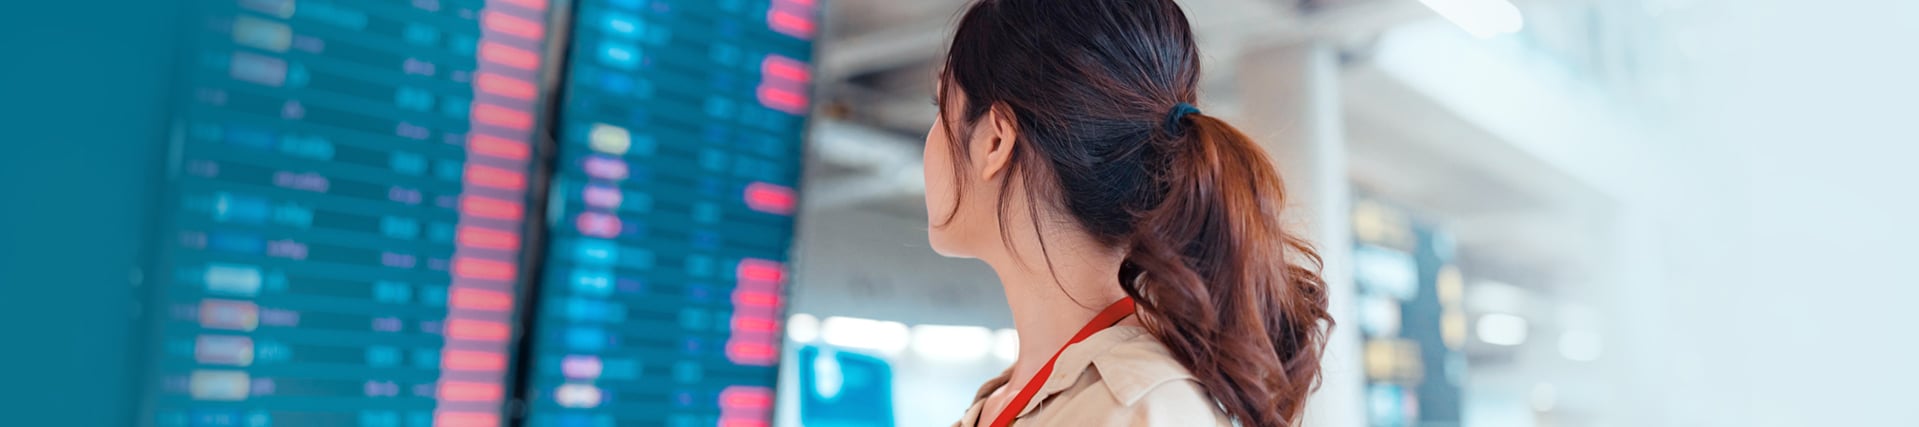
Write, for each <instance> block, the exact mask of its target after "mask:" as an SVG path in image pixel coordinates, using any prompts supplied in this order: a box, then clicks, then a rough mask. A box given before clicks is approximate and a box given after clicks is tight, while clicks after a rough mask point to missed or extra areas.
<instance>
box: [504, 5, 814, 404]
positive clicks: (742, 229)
mask: <svg viewBox="0 0 1919 427" xmlns="http://www.w3.org/2000/svg"><path fill="white" fill-rule="evenodd" d="M816 9H817V7H816V5H815V4H814V3H813V2H812V1H811V0H773V1H768V0H583V1H581V2H579V4H578V6H577V10H576V11H575V14H574V16H573V24H572V27H571V38H570V41H569V43H568V45H569V46H568V59H567V63H566V67H567V71H566V73H565V76H566V83H565V84H564V85H563V89H562V91H561V92H562V94H563V97H562V99H561V102H560V110H559V120H558V123H556V126H557V128H556V129H555V131H556V138H555V139H556V141H557V143H558V146H559V148H558V150H557V156H558V158H557V160H556V166H555V175H554V178H553V186H552V189H551V191H550V193H549V194H550V196H549V197H550V199H549V206H548V211H547V212H548V214H547V220H548V221H549V222H550V223H549V224H548V230H549V233H548V237H549V238H550V242H549V243H550V245H549V246H548V247H547V252H546V262H545V265H544V270H543V271H542V273H541V275H542V281H541V283H540V285H539V298H540V300H539V302H538V305H539V310H538V312H539V313H538V315H537V316H538V317H537V319H536V322H535V334H534V336H533V340H534V341H533V345H532V347H531V349H532V350H531V354H530V355H529V356H530V357H531V358H532V360H531V364H530V365H529V372H528V378H529V379H528V381H527V383H528V388H527V390H526V394H527V397H528V399H527V400H528V405H529V408H530V411H529V415H528V424H527V425H529V426H533V427H575V426H578V427H588V426H592V427H601V426H668V427H693V426H766V425H768V424H770V422H771V409H772V406H773V382H774V379H775V376H776V372H775V369H776V368H775V366H774V365H775V364H776V363H777V361H778V357H779V342H780V339H779V330H780V328H779V319H780V310H781V309H780V307H781V305H780V304H781V300H782V297H783V290H782V289H781V288H782V284H783V282H784V281H785V276H786V271H787V267H786V259H787V258H786V257H787V249H788V246H789V244H790V241H791V234H792V229H793V218H792V215H793V211H794V209H795V204H796V194H795V188H796V185H797V182H796V181H797V180H798V177H799V165H800V143H801V140H802V136H803V135H802V134H803V131H804V129H803V128H804V123H805V115H806V113H807V111H808V106H809V102H808V96H809V95H808V90H807V89H808V86H809V84H808V83H809V80H810V79H811V77H810V66H809V65H808V61H809V60H810V59H811V56H812V55H811V42H810V39H811V38H812V34H813V31H814V25H815V16H816V15H817V11H816Z"/></svg>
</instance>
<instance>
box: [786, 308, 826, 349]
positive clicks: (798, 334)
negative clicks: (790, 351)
mask: <svg viewBox="0 0 1919 427" xmlns="http://www.w3.org/2000/svg"><path fill="white" fill-rule="evenodd" d="M786 339H789V340H793V342H796V343H809V342H813V340H816V339H820V318H818V317H813V315H811V314H806V313H799V314H794V315H792V316H789V317H787V318H786Z"/></svg>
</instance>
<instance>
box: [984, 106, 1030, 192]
mask: <svg viewBox="0 0 1919 427" xmlns="http://www.w3.org/2000/svg"><path fill="white" fill-rule="evenodd" d="M981 119H982V120H980V125H981V127H982V128H983V129H976V130H975V135H981V136H982V137H981V138H976V141H977V143H978V144H979V150H980V151H978V152H975V154H977V155H976V156H974V157H973V158H976V159H980V160H981V161H980V162H979V168H980V169H979V173H980V180H981V181H992V179H993V177H995V176H997V175H999V174H1001V173H1004V172H1006V171H1007V170H1008V169H1010V168H1011V167H1012V161H1013V149H1014V148H1016V147H1018V145H1019V143H1020V141H1019V120H1017V119H1016V117H1014V116H1013V109H1012V108H1010V107H1007V106H1006V104H999V105H994V106H993V108H989V109H987V110H986V117H982V118H981Z"/></svg>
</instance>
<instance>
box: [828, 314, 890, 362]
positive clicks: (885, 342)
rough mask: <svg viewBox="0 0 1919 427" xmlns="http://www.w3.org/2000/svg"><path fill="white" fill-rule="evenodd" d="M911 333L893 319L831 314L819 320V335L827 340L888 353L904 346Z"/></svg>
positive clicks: (838, 344) (846, 346) (855, 347)
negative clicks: (823, 319)
mask: <svg viewBox="0 0 1919 427" xmlns="http://www.w3.org/2000/svg"><path fill="white" fill-rule="evenodd" d="M910 335H911V332H908V331H907V329H906V324H904V323H900V322H894V321H887V320H874V319H862V318H858V317H839V316H833V317H828V318H826V320H825V321H822V322H820V338H821V339H823V340H825V341H826V343H827V344H832V345H835V346H840V347H844V348H854V349H866V350H874V351H878V352H879V353H880V354H883V355H887V356H893V355H897V354H899V353H900V351H902V350H906V346H907V339H908V338H909V337H910Z"/></svg>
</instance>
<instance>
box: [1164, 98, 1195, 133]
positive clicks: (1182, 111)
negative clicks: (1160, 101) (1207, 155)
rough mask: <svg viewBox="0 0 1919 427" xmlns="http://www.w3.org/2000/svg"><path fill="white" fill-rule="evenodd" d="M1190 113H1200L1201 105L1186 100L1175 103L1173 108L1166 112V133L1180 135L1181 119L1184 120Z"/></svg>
mask: <svg viewBox="0 0 1919 427" xmlns="http://www.w3.org/2000/svg"><path fill="white" fill-rule="evenodd" d="M1188 114H1199V107H1194V106H1193V104H1188V103H1184V102H1181V103H1179V104H1178V105H1174V106H1173V110H1172V111H1169V112H1167V113H1166V134H1167V135H1178V134H1179V133H1180V121H1181V120H1184V119H1185V118H1186V115H1188Z"/></svg>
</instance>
